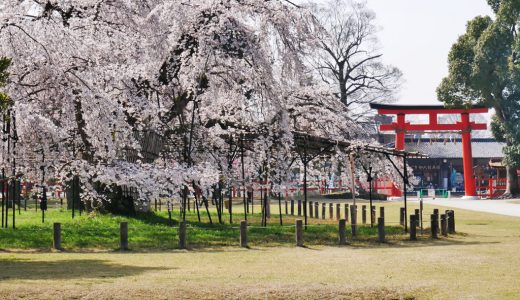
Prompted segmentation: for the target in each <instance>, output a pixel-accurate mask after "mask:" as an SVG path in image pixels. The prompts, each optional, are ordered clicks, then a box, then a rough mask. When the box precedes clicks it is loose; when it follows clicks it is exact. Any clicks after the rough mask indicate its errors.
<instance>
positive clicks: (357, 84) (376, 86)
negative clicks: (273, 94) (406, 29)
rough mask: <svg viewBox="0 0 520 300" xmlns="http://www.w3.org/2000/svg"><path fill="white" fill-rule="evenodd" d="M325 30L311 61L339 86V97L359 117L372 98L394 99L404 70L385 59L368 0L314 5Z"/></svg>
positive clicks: (321, 75) (335, 0) (321, 74)
mask: <svg viewBox="0 0 520 300" xmlns="http://www.w3.org/2000/svg"><path fill="white" fill-rule="evenodd" d="M311 8H312V10H313V11H314V13H315V15H316V17H317V19H318V22H319V24H320V25H321V27H322V31H321V33H320V34H319V38H318V39H317V40H318V41H317V43H318V49H319V51H317V52H316V53H313V54H312V56H311V58H310V63H311V64H312V66H313V67H314V69H315V70H316V71H317V73H318V76H319V78H321V80H323V81H325V82H326V83H328V84H330V85H332V86H333V88H334V89H337V97H338V99H339V100H340V101H341V103H343V104H344V105H345V106H346V107H347V108H348V109H349V111H350V112H351V117H352V118H353V119H358V118H359V117H360V116H362V115H364V114H365V113H366V110H367V104H368V103H371V102H376V101H377V102H391V101H392V100H394V99H395V93H396V92H397V90H398V89H399V87H400V83H401V77H402V74H401V71H400V70H399V69H398V68H396V67H394V66H390V65H385V64H384V63H383V62H382V59H381V58H382V56H383V54H382V53H381V52H380V51H379V48H378V41H377V37H376V34H377V27H376V26H375V25H374V20H375V14H374V12H373V11H371V10H370V9H368V8H367V6H366V3H365V2H358V1H354V0H329V1H328V2H326V3H325V4H324V5H320V6H318V5H311Z"/></svg>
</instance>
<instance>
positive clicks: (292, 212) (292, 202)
mask: <svg viewBox="0 0 520 300" xmlns="http://www.w3.org/2000/svg"><path fill="white" fill-rule="evenodd" d="M291 216H294V200H291Z"/></svg>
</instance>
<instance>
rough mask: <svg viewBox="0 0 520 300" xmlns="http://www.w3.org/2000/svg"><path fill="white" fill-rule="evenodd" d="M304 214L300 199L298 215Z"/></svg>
mask: <svg viewBox="0 0 520 300" xmlns="http://www.w3.org/2000/svg"><path fill="white" fill-rule="evenodd" d="M301 215H302V200H298V216H301Z"/></svg>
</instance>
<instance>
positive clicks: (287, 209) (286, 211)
mask: <svg viewBox="0 0 520 300" xmlns="http://www.w3.org/2000/svg"><path fill="white" fill-rule="evenodd" d="M288 206H289V205H288V204H287V200H285V214H286V215H288V214H289V208H288ZM248 207H249V206H248Z"/></svg>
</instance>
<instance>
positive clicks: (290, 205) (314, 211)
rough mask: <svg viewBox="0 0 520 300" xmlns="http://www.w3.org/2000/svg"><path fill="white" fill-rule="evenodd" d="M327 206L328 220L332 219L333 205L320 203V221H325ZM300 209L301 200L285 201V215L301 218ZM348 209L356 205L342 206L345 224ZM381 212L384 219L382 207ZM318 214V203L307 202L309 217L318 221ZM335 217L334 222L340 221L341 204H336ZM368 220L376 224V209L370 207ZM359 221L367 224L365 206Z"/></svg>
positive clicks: (346, 204) (355, 207) (301, 205)
mask: <svg viewBox="0 0 520 300" xmlns="http://www.w3.org/2000/svg"><path fill="white" fill-rule="evenodd" d="M295 202H296V203H295ZM295 204H296V205H295ZM327 204H328V207H329V219H334V204H333V203H325V202H322V203H321V219H326V215H327ZM295 206H296V208H297V210H296V211H295V209H294V208H295ZM302 207H303V201H302V200H296V201H295V200H290V201H285V214H286V215H289V213H290V214H291V215H293V216H294V215H295V212H296V213H297V215H298V216H302V213H303V210H302ZM349 207H350V210H351V211H352V210H353V209H357V205H349V204H348V203H345V204H344V206H343V208H344V214H343V215H344V218H345V221H346V222H347V223H348V222H349ZM381 211H382V212H383V213H382V215H383V217H384V207H382V206H381V207H380V212H381ZM319 212H320V203H319V202H313V201H309V210H308V213H309V217H311V218H316V219H319V218H320V213H319ZM335 215H336V220H340V219H341V204H340V203H336V214H335ZM370 218H371V219H370V221H371V222H370V223H371V224H374V223H375V222H376V207H375V206H372V210H371V212H370ZM361 221H362V223H363V224H367V206H366V205H361Z"/></svg>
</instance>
